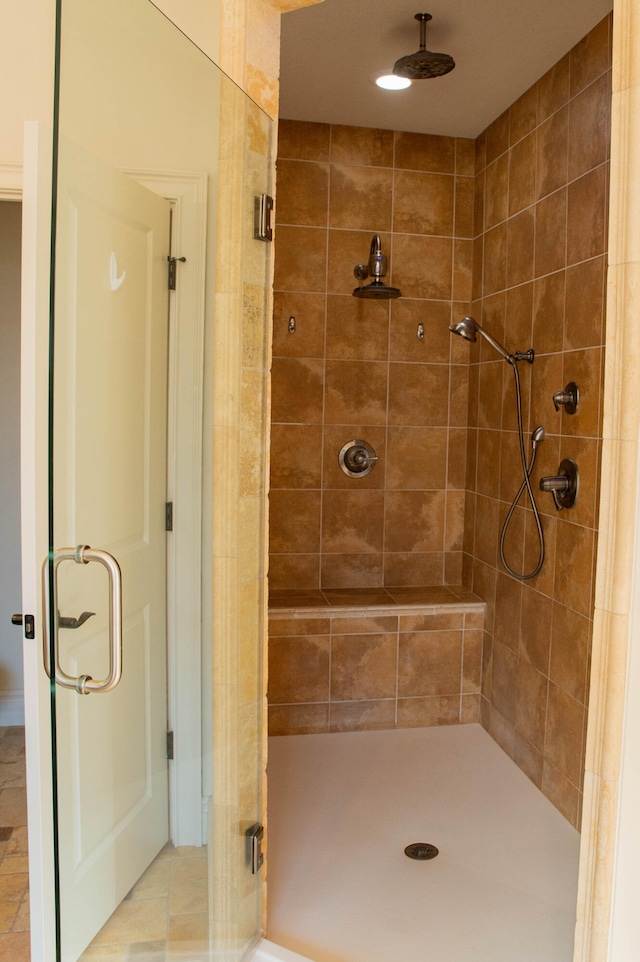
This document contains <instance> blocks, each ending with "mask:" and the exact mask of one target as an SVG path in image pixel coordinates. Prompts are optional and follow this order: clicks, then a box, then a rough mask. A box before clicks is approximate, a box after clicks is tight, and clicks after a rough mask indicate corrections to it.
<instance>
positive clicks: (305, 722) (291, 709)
mask: <svg viewBox="0 0 640 962" xmlns="http://www.w3.org/2000/svg"><path fill="white" fill-rule="evenodd" d="M327 731H329V704H328V702H327V703H325V704H323V705H275V706H272V707H271V708H269V734H270V735H312V734H317V733H319V732H327Z"/></svg>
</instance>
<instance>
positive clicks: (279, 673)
mask: <svg viewBox="0 0 640 962" xmlns="http://www.w3.org/2000/svg"><path fill="white" fill-rule="evenodd" d="M329 646H330V641H329V637H328V636H327V635H307V636H298V637H295V638H274V637H272V638H271V640H270V642H269V702H270V704H272V705H278V704H284V705H287V704H292V703H294V702H322V701H328V700H329Z"/></svg>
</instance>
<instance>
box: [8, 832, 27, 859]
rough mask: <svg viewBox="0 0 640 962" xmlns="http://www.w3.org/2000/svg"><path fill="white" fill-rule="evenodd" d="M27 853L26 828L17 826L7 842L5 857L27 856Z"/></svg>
mask: <svg viewBox="0 0 640 962" xmlns="http://www.w3.org/2000/svg"><path fill="white" fill-rule="evenodd" d="M28 851H29V845H28V836H27V826H26V825H19V826H18V827H17V828H14V830H13V832H12V833H11V838H10V839H9V841H8V842H7V847H6V850H5V853H4V854H5V855H27V854H28Z"/></svg>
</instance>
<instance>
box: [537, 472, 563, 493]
mask: <svg viewBox="0 0 640 962" xmlns="http://www.w3.org/2000/svg"><path fill="white" fill-rule="evenodd" d="M540 490H541V491H551V492H553V491H568V490H569V478H568V477H567V476H566V475H565V474H554V475H551V476H550V477H548V478H540Z"/></svg>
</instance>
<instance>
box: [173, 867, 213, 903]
mask: <svg viewBox="0 0 640 962" xmlns="http://www.w3.org/2000/svg"><path fill="white" fill-rule="evenodd" d="M183 861H184V860H183V859H180V860H178V861H177V862H176V863H174V866H173V867H174V868H175V866H176V865H179V864H181V863H182V862H183ZM188 861H191V859H189V860H188ZM208 901H209V895H208V888H207V879H206V861H205V872H204V873H203V875H202V876H201V877H196V878H193V877H191V876H187V877H186V878H184V877H181V878H179V879H176V880H175V881H174V879H173V872H172V880H171V894H170V896H169V912H170V914H171V915H172V916H173V915H187V914H188V915H194V914H199V913H201V912H206V911H207V907H208Z"/></svg>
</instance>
